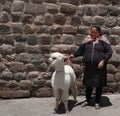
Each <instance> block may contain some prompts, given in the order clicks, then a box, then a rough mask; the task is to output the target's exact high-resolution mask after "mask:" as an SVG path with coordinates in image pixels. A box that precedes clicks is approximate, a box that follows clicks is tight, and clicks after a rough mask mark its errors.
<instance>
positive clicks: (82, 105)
mask: <svg viewBox="0 0 120 116" xmlns="http://www.w3.org/2000/svg"><path fill="white" fill-rule="evenodd" d="M88 105H89V103H88V102H84V103H82V104H81V107H86V106H88Z"/></svg>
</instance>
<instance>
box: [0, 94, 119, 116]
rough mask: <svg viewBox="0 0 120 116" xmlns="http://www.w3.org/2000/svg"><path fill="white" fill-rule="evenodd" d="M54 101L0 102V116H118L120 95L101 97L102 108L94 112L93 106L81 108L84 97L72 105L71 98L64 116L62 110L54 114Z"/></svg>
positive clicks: (21, 100)
mask: <svg viewBox="0 0 120 116" xmlns="http://www.w3.org/2000/svg"><path fill="white" fill-rule="evenodd" d="M54 101H55V99H54V98H53V97H52V98H30V99H12V100H0V115H1V116H94V115H95V116H113V115H114V116H119V115H120V94H111V95H103V96H102V102H101V104H102V107H101V109H99V110H96V109H95V108H94V106H87V107H84V108H83V107H81V106H80V105H81V103H82V102H83V101H84V96H80V97H78V103H76V104H75V105H74V104H73V101H72V97H70V98H69V109H70V113H69V114H65V113H64V108H62V105H61V109H60V111H59V113H54V110H53V109H54ZM73 105H74V106H73Z"/></svg>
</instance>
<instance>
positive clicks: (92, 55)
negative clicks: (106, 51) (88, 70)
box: [91, 41, 95, 63]
mask: <svg viewBox="0 0 120 116" xmlns="http://www.w3.org/2000/svg"><path fill="white" fill-rule="evenodd" d="M94 47H95V41H94V42H93V46H92V56H91V62H92V63H93V56H94Z"/></svg>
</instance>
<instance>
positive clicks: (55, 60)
mask: <svg viewBox="0 0 120 116" xmlns="http://www.w3.org/2000/svg"><path fill="white" fill-rule="evenodd" d="M49 61H50V63H51V65H53V66H58V65H60V64H61V63H64V55H63V54H61V53H59V52H54V53H51V55H50V58H49Z"/></svg>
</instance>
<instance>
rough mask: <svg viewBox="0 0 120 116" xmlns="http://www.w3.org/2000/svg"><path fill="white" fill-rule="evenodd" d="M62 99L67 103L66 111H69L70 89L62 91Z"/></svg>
mask: <svg viewBox="0 0 120 116" xmlns="http://www.w3.org/2000/svg"><path fill="white" fill-rule="evenodd" d="M62 101H63V103H64V105H65V111H66V113H69V109H68V90H67V91H63V92H62Z"/></svg>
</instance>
